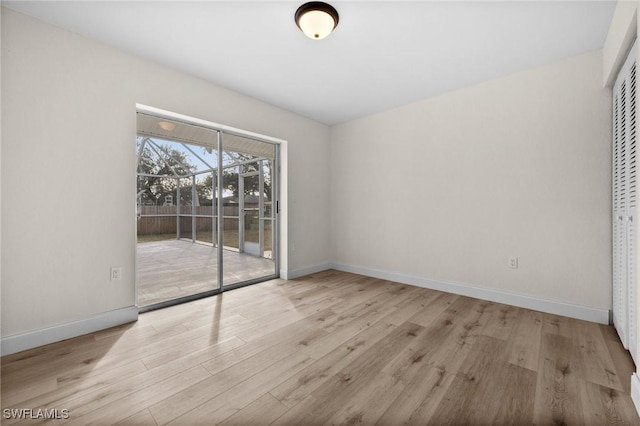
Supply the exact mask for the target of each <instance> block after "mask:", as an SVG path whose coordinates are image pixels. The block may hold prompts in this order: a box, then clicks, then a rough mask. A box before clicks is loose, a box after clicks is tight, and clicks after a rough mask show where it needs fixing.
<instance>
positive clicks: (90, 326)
mask: <svg viewBox="0 0 640 426" xmlns="http://www.w3.org/2000/svg"><path fill="white" fill-rule="evenodd" d="M137 320H138V308H137V307H135V306H129V307H127V308H122V309H116V310H115V311H109V312H104V313H101V314H97V315H92V316H90V317H87V318H83V319H80V320H77V321H72V322H68V323H64V324H58V325H54V326H51V327H45V328H40V329H38V330H33V331H28V332H26V333H20V334H14V335H12V336H6V337H2V339H0V354H2V355H3V356H4V355H9V354H13V353H16V352H21V351H25V350H27V349H32V348H36V347H38V346H42V345H47V344H49V343H54V342H59V341H61V340H66V339H70V338H72V337H77V336H82V335H83V334H88V333H94V332H96V331H100V330H104V329H105V328H109V327H115V326H116V325H121V324H126V323H128V322H133V321H137Z"/></svg>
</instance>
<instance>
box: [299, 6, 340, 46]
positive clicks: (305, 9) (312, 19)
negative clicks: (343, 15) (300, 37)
mask: <svg viewBox="0 0 640 426" xmlns="http://www.w3.org/2000/svg"><path fill="white" fill-rule="evenodd" d="M296 25H298V28H300V29H301V30H302V32H303V33H305V35H306V36H307V37H309V38H312V39H314V40H320V39H323V38H325V37H326V36H328V35H329V34H331V31H333V29H334V28H335V27H336V26H337V25H338V12H337V11H336V10H335V9H334V8H333V6H331V5H329V4H327V3H323V2H321V1H311V2H309V3H305V4H303V5H302V6H300V7H299V8H298V10H296Z"/></svg>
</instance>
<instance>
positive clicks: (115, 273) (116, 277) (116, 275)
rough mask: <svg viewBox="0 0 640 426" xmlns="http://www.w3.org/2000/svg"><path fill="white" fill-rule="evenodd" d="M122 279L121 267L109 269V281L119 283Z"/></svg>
mask: <svg viewBox="0 0 640 426" xmlns="http://www.w3.org/2000/svg"><path fill="white" fill-rule="evenodd" d="M121 279H122V267H121V266H115V267H113V268H111V281H120V280H121Z"/></svg>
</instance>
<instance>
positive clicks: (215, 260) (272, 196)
mask: <svg viewBox="0 0 640 426" xmlns="http://www.w3.org/2000/svg"><path fill="white" fill-rule="evenodd" d="M136 144H137V188H136V193H137V208H136V215H137V221H136V223H137V238H138V244H137V251H136V253H137V262H136V264H137V266H136V282H137V289H138V306H139V307H140V308H141V310H142V311H144V310H150V309H155V308H157V307H162V306H166V305H168V304H174V303H179V302H183V301H187V300H193V299H195V298H199V297H205V296H208V295H212V294H215V293H217V292H219V291H222V290H223V289H229V288H234V287H238V286H243V285H247V284H252V283H256V282H259V281H263V280H266V279H270V278H274V277H277V275H278V267H277V261H278V259H277V249H278V238H277V229H278V227H277V220H276V213H277V212H276V210H277V209H276V207H275V206H274V202H275V200H277V172H276V171H277V161H278V146H277V145H276V144H273V143H270V142H265V141H260V140H258V139H254V138H250V137H246V136H241V135H237V134H231V133H225V132H223V131H222V130H219V129H216V128H212V127H207V126H202V125H196V124H193V123H189V122H188V121H182V120H174V119H168V118H166V117H162V116H155V115H152V114H147V113H143V112H138V136H137V140H136ZM276 204H277V203H276Z"/></svg>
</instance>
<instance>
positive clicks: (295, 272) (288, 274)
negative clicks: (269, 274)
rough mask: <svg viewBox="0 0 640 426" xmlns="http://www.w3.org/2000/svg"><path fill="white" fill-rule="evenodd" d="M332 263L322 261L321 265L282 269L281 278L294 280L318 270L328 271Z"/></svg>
mask: <svg viewBox="0 0 640 426" xmlns="http://www.w3.org/2000/svg"><path fill="white" fill-rule="evenodd" d="M332 266H333V265H332V264H331V263H321V264H319V265H313V266H307V267H305V268H299V269H288V270H284V269H282V270H280V278H282V279H285V280H293V279H295V278H299V277H304V276H305V275H309V274H315V273H316V272H322V271H326V270H327V269H331V268H332Z"/></svg>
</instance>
